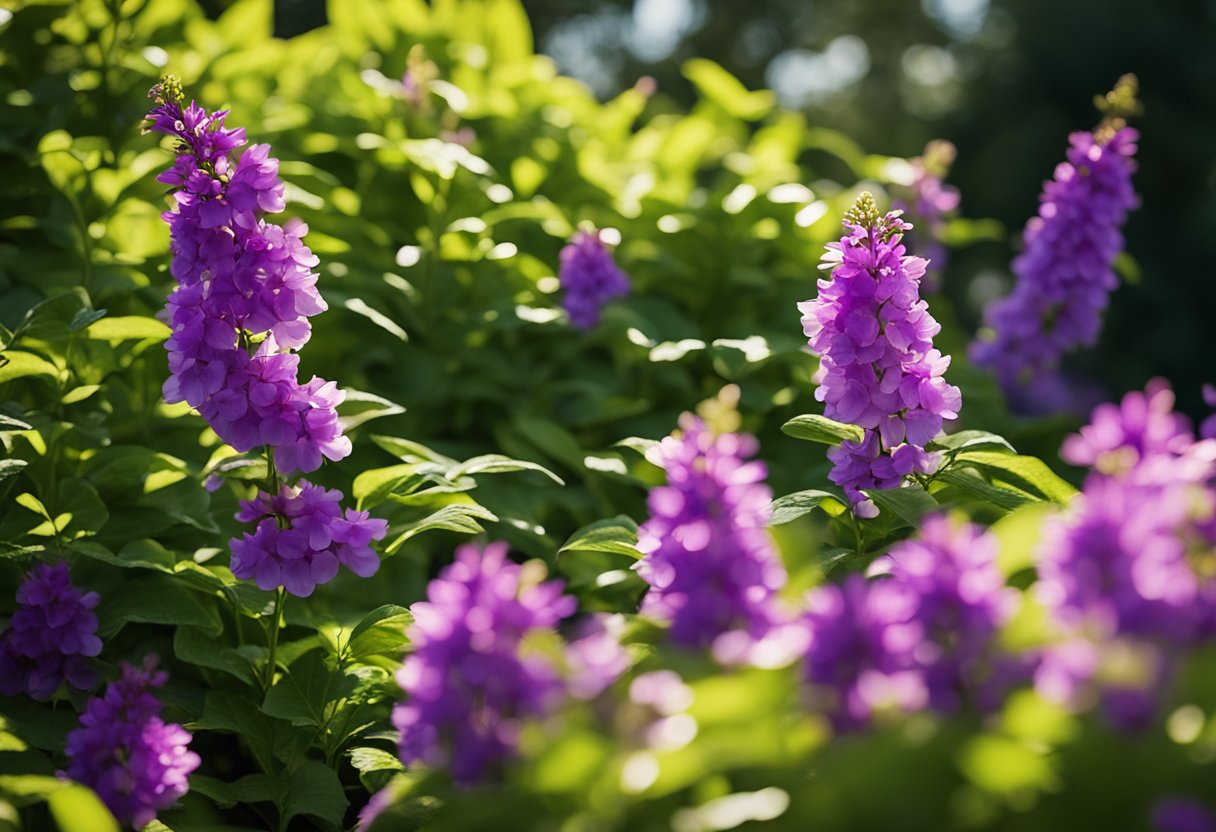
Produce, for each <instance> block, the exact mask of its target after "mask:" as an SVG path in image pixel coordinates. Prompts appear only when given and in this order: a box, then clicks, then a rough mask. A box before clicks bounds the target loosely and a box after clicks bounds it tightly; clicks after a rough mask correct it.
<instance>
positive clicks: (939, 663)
mask: <svg viewBox="0 0 1216 832" xmlns="http://www.w3.org/2000/svg"><path fill="white" fill-rule="evenodd" d="M996 549H997V546H996V540H995V539H994V538H992V537H991V536H990V535H987V534H983V533H982V532H981V531H980V530H979V529H978V528H976V527H975V526H971V525H969V524H954V523H952V522H951V521H949V520H947V519H945V518H943V517H930V518H927V519H926V520H925V522H924V524H923V526H922V529H921V532H920V535H919V539H917V540H911V541H906V542H904V543H902V544H900V545H898V546H896V547H895V548H894V549H892V550H891V554H890V558H889V563H886V564H884V566H885V568H886V571H887V573H888V574H887V575H886V576H884V577H879V578H876V579H874V580H871V581H867V580H866V578H864V577H862V576H861V575H852V576H850V577H849V578H848V579H847V580H846V581H845V582H844V584H843V585H839V586H838V585H835V584H826V585H824V586H821V587H817V588H816V589H814V590H813V591H812V592H811V594H810V595H809V597H808V599H807V605H808V608H807V614H806V624H807V626H808V628H809V630H810V642H809V648H808V650H807V654H806V673H807V676H808V679H809V681H810V682H811V686H812V692H813V695H814V697H815V698H816V699H817V701H818V703H819V705H820V706H821V707H823V709H824V710H825V711H826V712H827V713H828V714H829V715H830V716H831V718H832V720H833V722H834V723H835V724H836V726H837V727H838V728H841V729H853V728H858V727H862V726H864V725H866V724H868V723H869V721H870V719H871V718H872V716H873V714H874V713H875V712H876V711H881V710H884V709H895V710H898V711H902V712H909V711H917V710H922V709H924V708H933V709H935V710H939V711H943V712H951V711H955V710H957V709H958V708H959V707H960V705H961V704H963V701H964V699H965V698H968V697H972V698H974V697H977V696H978V697H980V698H981V699H982V698H983V694H984V693H985V689H986V688H990V687H991V686H992V685H993V684H994V673H995V672H996V671H997V670H998V668H997V667H996V666H995V663H994V661H993V659H994V657H993V656H992V647H993V638H994V636H995V634H996V632H997V630H998V629H999V628H1000V627H1001V625H1003V624H1004V623H1005V622H1006V621H1007V620H1008V619H1009V617H1010V615H1012V613H1013V606H1014V604H1016V592H1017V591H1016V590H1013V589H1011V588H1009V587H1006V586H1005V581H1004V576H1003V575H1002V574H1001V572H1000V571H999V570H998V569H997V566H996ZM977 704H980V705H983V704H984V702H983V701H979V702H978V703H977Z"/></svg>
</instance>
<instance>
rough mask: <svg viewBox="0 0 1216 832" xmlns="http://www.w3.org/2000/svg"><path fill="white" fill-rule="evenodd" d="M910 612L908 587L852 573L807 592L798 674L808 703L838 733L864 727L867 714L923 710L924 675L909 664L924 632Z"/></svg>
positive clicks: (925, 702) (926, 698)
mask: <svg viewBox="0 0 1216 832" xmlns="http://www.w3.org/2000/svg"><path fill="white" fill-rule="evenodd" d="M916 607H917V597H916V594H915V593H914V592H913V591H912V589H911V587H909V586H906V585H901V584H900V583H898V582H895V581H884V580H879V581H875V582H873V583H869V582H867V581H866V579H865V578H864V577H862V576H861V575H856V574H854V575H850V576H849V577H848V579H847V580H846V581H845V582H844V584H843V585H840V586H837V585H835V584H824V585H823V586H820V587H816V588H815V589H814V590H812V591H811V593H810V595H809V596H808V598H807V614H806V623H807V626H808V627H809V629H810V633H811V640H810V647H809V649H808V650H807V654H806V665H805V666H806V675H807V679H808V681H809V682H810V683H811V690H812V695H813V698H814V700H815V704H816V705H817V706H818V707H819V708H821V709H822V710H823V711H824V712H825V713H826V714H827V715H828V716H829V717H830V718H831V720H832V722H833V724H834V725H835V726H836V728H837V729H838V730H854V729H858V728H862V727H865V726H866V725H868V724H869V722H870V720H871V718H872V716H873V714H874V712H875V711H880V710H886V709H890V708H894V709H896V710H899V711H904V712H912V711H919V710H923V709H924V708H925V707H926V706H927V705H928V703H929V692H928V689H927V688H926V686H925V681H924V676H923V674H922V673H921V672H919V670H918V669H917V668H916V667H915V666H914V665H913V663H912V651H913V650H914V649H915V648H916V646H917V645H918V644H920V642H921V641H922V638H923V633H924V628H923V624H922V623H921V622H920V621H918V620H916V617H915V614H916Z"/></svg>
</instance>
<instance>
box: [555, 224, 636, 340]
mask: <svg viewBox="0 0 1216 832" xmlns="http://www.w3.org/2000/svg"><path fill="white" fill-rule="evenodd" d="M561 260H562V267H561V271H560V273H559V275H558V278H559V280H560V281H561V286H562V289H564V290H565V293H566V296H565V305H566V311H567V312H568V313H569V314H570V323H571V324H573V325H574V327H575V328H577V329H591V328H593V327H595V326H596V325H597V324H599V322H600V310H601V309H602V308H603V306H604V304H606V303H608V301H610V300H612V299H613V298H619V297H624V296H625V295H627V294H629V278H628V277H626V275H625V273H624V272H623V271H621V270H620V268H618V267H617V265H616V262H615V261H613V259H612V252H611V251H609V250H608V248H607V246H605V245H604V241H603V240H602V239H601V237H600V232H598V231H589V232H588V231H579V232H576V233H575V235H574V239H572V240H571V241H570V244H569V245H567V246H566V247H565V248H563V249H562V252H561Z"/></svg>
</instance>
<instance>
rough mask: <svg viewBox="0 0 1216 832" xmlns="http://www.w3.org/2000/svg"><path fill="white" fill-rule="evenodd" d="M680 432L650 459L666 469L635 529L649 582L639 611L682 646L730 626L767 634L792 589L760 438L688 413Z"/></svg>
mask: <svg viewBox="0 0 1216 832" xmlns="http://www.w3.org/2000/svg"><path fill="white" fill-rule="evenodd" d="M680 428H681V431H680V433H679V434H678V435H675V436H669V437H667V438H666V439H664V440H663V441H662V443H660V444H659V446H658V447H657V448H655V449H654V450H653V451H652V453H650V454H648V457H649V458H650V459H651V461H652V462H654V463H655V464H656V465H659V466H660V467H662V468H664V469H665V470H666V472H667V484H666V485H665V486H659V487H657V488H654V489H652V490H651V492H650V496H649V499H648V501H647V504H648V506H649V509H650V519H649V520H647V521H646V522H645V523H643V524H642V526H641V527H640V528H639V529H638V548H639V549H640V550H641V552H642V553H643V557H642V559H641V560H639V561H638V562H637V563H636V564H635V565H634V569H636V570H637V573H638V574H639V575H640V576H641V577H642V579H643V580H645V581H646V583H647V584H649V585H650V590H649V591H648V592H647V593H646V596H645V597H644V598H643V599H642V611H643V612H646V613H649V614H651V615H654V616H655V617H657V618H660V619H664V620H667V621H670V622H671V638H672V640H673V641H675V642H676V643H677V644H682V645H687V646H704V645H708V644H710V643H711V642H712V641H713V640H714V639H715V638H717V637H718V636H720V635H722V634H723V633H726V632H729V631H732V630H746V631H748V632H749V633H750V634H751V635H752V636H754V637H762V636H763V635H764V633H765V631H767V630H768V629H769V627H770V626H771V625H772V624H773V623H774V621H775V620H776V617H777V614H776V610H775V607H774V593H776V591H777V590H779V589H780V588H781V587H782V586H783V585H784V584H785V578H786V574H785V568H784V567H783V566H782V565H781V561H780V559H779V558H778V557H777V554H776V552H775V551H774V549H773V545H772V541H771V539H770V538H769V534H768V530H767V524H768V517H769V504H770V501H771V499H772V494H771V492H770V491H769V489H768V486H766V485H765V484H764V477H765V467H764V463H762V462H759V461H749V458H750V457H752V456H753V455H754V454H755V453H756V448H757V445H756V440H755V439H754V438H752V437H751V436H749V435H747V434H740V433H731V432H715V431H714V430H712V429H711V428H710V427H708V426H707V425H706V424H705V422H704V421H702V420H701V419H700V418H698V417H696V416H694V415H692V414H690V413H686V414H684V416H683V417H681V419H680Z"/></svg>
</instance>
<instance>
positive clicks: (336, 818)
mask: <svg viewBox="0 0 1216 832" xmlns="http://www.w3.org/2000/svg"><path fill="white" fill-rule="evenodd" d="M347 803H348V801H347V799H346V793H345V791H344V790H343V788H342V782H341V781H340V780H339V779H338V775H337V772H335V771H334V770H333V769H332V768H330V767H329V766H327V765H325V764H324V763H320V762H317V761H316V760H306V761H305V762H304V763H303V765H301V766H300V767H299V768H297V769H296V770H295V771H293V772H292V773H291V777H290V779H289V780H288V781H287V800H286V802H285V804H284V806H283V816H284V818H285V819H286V820H290V819H291V818H294V817H296V816H297V815H310V816H312V817H315V818H318V819H320V820H323V821H325V822H326V823H328V824H330V825H332V826H334V827H340V826H341V825H342V818H343V817H344V816H345V814H346V806H347Z"/></svg>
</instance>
